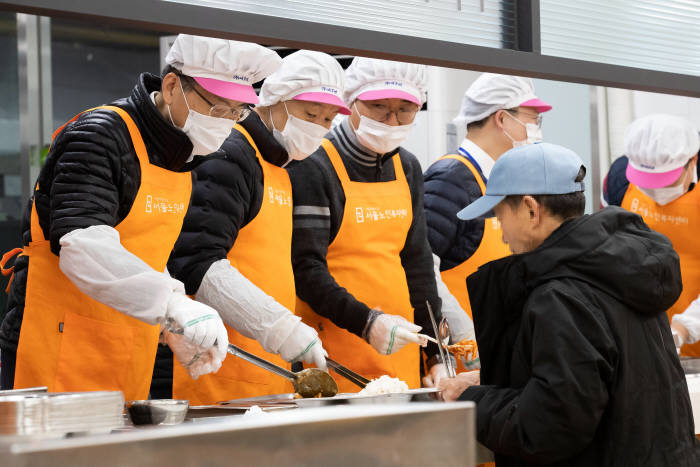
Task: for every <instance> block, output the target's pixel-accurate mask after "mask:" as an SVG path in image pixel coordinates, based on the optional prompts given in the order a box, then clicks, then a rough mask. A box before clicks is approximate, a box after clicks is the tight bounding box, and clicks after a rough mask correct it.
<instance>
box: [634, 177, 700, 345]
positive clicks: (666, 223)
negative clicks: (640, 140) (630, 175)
mask: <svg viewBox="0 0 700 467" xmlns="http://www.w3.org/2000/svg"><path fill="white" fill-rule="evenodd" d="M621 206H622V208H624V209H626V210H628V211H631V212H634V213H636V214H639V215H640V216H642V218H643V219H644V222H646V223H647V225H648V226H649V228H650V229H652V230H655V231H657V232H659V233H662V234H664V235H666V236H667V237H668V238H669V240H671V243H672V244H673V248H674V249H675V250H676V252H677V253H678V256H679V257H680V260H681V277H682V278H683V292H682V293H681V296H680V297H679V298H678V300H677V301H676V303H674V304H673V306H672V307H671V308H669V309H668V310H667V313H668V318H669V319H671V317H672V316H673V315H675V314H678V313H683V311H685V309H686V308H687V307H688V306H689V305H690V303H691V302H692V301H693V300H695V299H696V298H698V294H700V288H699V287H700V248H698V246H697V235H698V232H700V224H699V223H698V220H699V219H700V188H699V187H697V186H696V187H695V189H693V191H691V192H689V193H686V194H685V195H683V196H681V197H680V198H678V199H677V200H675V201H673V202H671V203H669V204H667V205H666V206H659V205H658V204H656V202H655V201H654V200H653V199H651V198H650V197H648V196H647V195H645V194H644V193H643V192H642V191H641V190H640V189H639V188H637V186H635V185H633V184H630V185H629V187H628V188H627V192H626V193H625V197H624V198H623V199H622V205H621ZM681 355H682V356H692V357H700V342H696V343H695V344H686V345H684V346H683V347H682V348H681Z"/></svg>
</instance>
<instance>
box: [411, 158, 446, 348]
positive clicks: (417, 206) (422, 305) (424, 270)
mask: <svg viewBox="0 0 700 467" xmlns="http://www.w3.org/2000/svg"><path fill="white" fill-rule="evenodd" d="M401 159H402V164H403V166H404V171H405V172H406V181H407V182H408V186H409V189H410V190H411V202H412V205H413V220H412V222H411V227H410V229H409V231H408V235H407V236H406V243H405V244H404V247H403V249H402V250H401V265H402V266H403V269H404V271H405V272H406V283H407V284H408V292H409V294H410V299H411V306H412V307H413V309H414V318H413V320H414V322H415V323H416V324H417V325H418V326H421V327H422V328H423V329H422V331H421V332H422V333H425V334H427V335H429V336H433V337H436V336H434V334H435V332H434V331H433V326H432V323H431V321H430V315H429V314H428V308H427V306H426V301H427V302H430V306H431V308H432V310H433V312H434V313H435V319H436V320H437V321H438V322H439V321H440V318H441V317H442V314H441V312H440V308H441V304H442V301H441V300H440V297H438V293H437V284H436V282H435V270H434V269H433V253H432V251H431V249H430V244H429V243H428V236H427V232H426V230H427V227H426V224H425V209H424V207H423V173H422V171H421V167H420V163H419V162H418V159H416V158H415V157H414V156H413V155H405V156H403V157H402V158H401ZM425 351H426V352H425V353H426V355H427V356H428V358H430V357H432V356H433V355H435V354H437V353H438V348H437V346H436V345H435V344H432V343H431V344H429V345H428V347H426V348H425Z"/></svg>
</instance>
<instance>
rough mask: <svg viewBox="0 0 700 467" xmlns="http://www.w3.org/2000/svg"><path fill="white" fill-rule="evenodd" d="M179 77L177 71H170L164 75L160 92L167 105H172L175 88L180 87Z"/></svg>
mask: <svg viewBox="0 0 700 467" xmlns="http://www.w3.org/2000/svg"><path fill="white" fill-rule="evenodd" d="M178 79H179V78H178V77H177V75H176V74H175V73H172V72H171V73H168V74H167V75H165V76H164V77H163V81H162V82H161V86H160V94H161V96H162V97H163V101H165V103H166V104H167V105H171V104H172V103H173V100H174V95H175V90H176V88H178V87H179V86H178Z"/></svg>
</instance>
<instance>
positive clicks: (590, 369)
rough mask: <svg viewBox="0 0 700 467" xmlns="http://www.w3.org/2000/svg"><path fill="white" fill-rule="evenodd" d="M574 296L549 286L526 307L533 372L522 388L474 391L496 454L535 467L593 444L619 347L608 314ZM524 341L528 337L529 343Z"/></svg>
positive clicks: (527, 359) (481, 430)
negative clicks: (533, 464)
mask: <svg viewBox="0 0 700 467" xmlns="http://www.w3.org/2000/svg"><path fill="white" fill-rule="evenodd" d="M599 313H600V312H599V310H597V309H592V308H591V306H590V305H588V304H586V303H584V302H582V301H580V300H579V299H578V298H577V297H575V296H573V294H568V293H564V292H562V291H558V290H556V289H555V288H553V287H550V286H545V287H544V288H543V290H541V291H536V292H535V293H534V294H533V296H531V297H530V299H529V300H528V303H527V304H526V306H525V311H524V316H523V323H522V326H521V336H520V338H523V342H525V343H526V344H525V345H523V347H525V348H531V349H532V351H531V355H522V354H519V353H518V350H517V349H516V351H515V352H516V354H515V355H514V357H513V358H514V362H513V364H514V365H515V364H518V361H517V359H520V364H521V366H525V367H527V366H530V367H531V368H532V371H531V377H530V379H529V380H528V381H527V383H526V384H525V385H524V387H522V388H503V387H495V386H473V387H471V388H469V389H467V390H466V391H465V392H464V393H463V394H462V396H461V397H460V400H473V401H475V402H476V403H477V439H478V440H479V441H480V442H481V443H483V444H484V445H485V446H487V447H488V448H489V449H491V450H493V451H495V452H498V453H500V454H503V455H506V456H513V457H518V458H520V459H523V460H525V461H527V462H532V463H535V464H540V463H541V464H549V463H553V462H556V461H558V460H562V459H565V458H567V457H570V456H571V455H572V453H575V452H578V451H580V450H581V449H583V448H584V447H585V446H586V445H588V444H589V443H590V442H591V440H592V439H593V437H594V435H595V432H596V429H597V427H598V423H599V422H600V419H601V417H602V415H603V412H604V411H605V408H606V406H607V403H608V398H609V393H608V386H609V384H612V380H613V375H614V368H615V363H614V360H615V355H616V347H615V343H614V338H613V336H612V334H611V331H610V329H609V327H607V325H606V324H605V321H604V318H602V313H600V314H599ZM523 336H525V337H523Z"/></svg>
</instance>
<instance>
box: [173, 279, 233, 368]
mask: <svg viewBox="0 0 700 467" xmlns="http://www.w3.org/2000/svg"><path fill="white" fill-rule="evenodd" d="M166 318H171V319H173V320H174V321H175V322H176V323H177V326H178V327H180V328H181V329H182V331H183V336H184V337H185V339H186V340H187V341H188V342H190V343H191V344H193V345H194V346H196V347H199V348H201V349H204V350H208V349H209V348H211V347H213V346H216V347H217V348H218V351H219V355H221V354H225V353H226V351H227V349H228V332H227V331H226V326H224V322H223V321H221V318H220V317H219V314H218V313H217V312H216V310H214V309H213V308H211V307H209V306H207V305H205V304H204V303H199V302H196V301H194V300H191V299H189V298H188V297H187V296H186V295H184V294H178V293H174V294H172V295H171V297H170V300H168V309H167V312H166ZM222 360H223V358H222Z"/></svg>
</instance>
